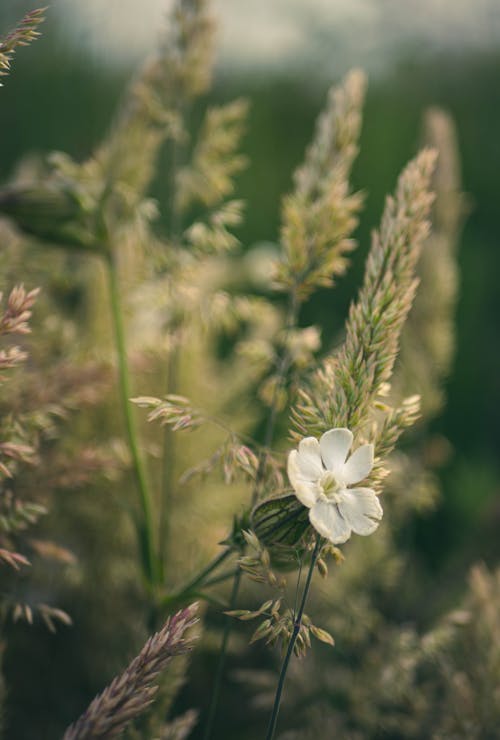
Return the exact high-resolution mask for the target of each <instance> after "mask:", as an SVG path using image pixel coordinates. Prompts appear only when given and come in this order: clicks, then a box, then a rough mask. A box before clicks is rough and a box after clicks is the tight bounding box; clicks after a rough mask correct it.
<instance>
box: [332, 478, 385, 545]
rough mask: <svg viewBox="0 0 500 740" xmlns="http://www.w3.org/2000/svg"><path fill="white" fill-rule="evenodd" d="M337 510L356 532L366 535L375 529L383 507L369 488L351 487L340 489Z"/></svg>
mask: <svg viewBox="0 0 500 740" xmlns="http://www.w3.org/2000/svg"><path fill="white" fill-rule="evenodd" d="M341 497H342V500H341V502H340V503H339V505H338V507H339V510H340V512H341V514H342V516H343V517H344V519H345V520H346V522H347V524H348V525H349V527H350V528H351V529H352V531H353V532H356V534H360V535H363V536H367V535H369V534H372V533H373V532H375V530H376V529H377V527H378V525H379V524H380V520H381V519H382V515H383V513H384V512H383V509H382V506H381V504H380V501H379V499H378V496H376V495H375V493H374V491H372V489H371V488H351V489H349V490H346V491H342V494H341Z"/></svg>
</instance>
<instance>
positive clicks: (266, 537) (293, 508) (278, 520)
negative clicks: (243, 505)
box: [251, 494, 309, 547]
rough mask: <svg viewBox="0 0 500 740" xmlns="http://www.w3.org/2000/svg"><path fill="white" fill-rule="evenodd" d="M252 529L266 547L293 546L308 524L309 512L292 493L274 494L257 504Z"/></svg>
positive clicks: (253, 512)
mask: <svg viewBox="0 0 500 740" xmlns="http://www.w3.org/2000/svg"><path fill="white" fill-rule="evenodd" d="M251 522H252V529H253V531H254V532H255V534H256V535H257V537H258V538H259V540H260V542H262V543H263V544H264V545H265V546H266V547H273V546H276V545H282V546H283V545H284V546H289V547H293V546H294V545H296V544H297V542H298V541H299V540H300V538H301V537H302V535H303V534H304V532H305V531H306V530H307V528H308V526H309V512H308V509H306V507H305V506H303V505H302V504H301V503H300V501H299V500H298V499H297V497H296V496H295V495H294V494H286V495H284V496H275V497H274V498H269V499H266V501H262V503H260V504H257V506H256V507H255V509H254V510H253V511H252V515H251Z"/></svg>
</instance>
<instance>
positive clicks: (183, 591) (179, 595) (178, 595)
mask: <svg viewBox="0 0 500 740" xmlns="http://www.w3.org/2000/svg"><path fill="white" fill-rule="evenodd" d="M231 553H232V549H231V548H228V549H227V550H224V551H223V552H221V553H220V554H219V555H217V557H215V558H214V559H213V560H212V561H211V562H210V563H209V564H208V565H207V566H206V567H205V568H203V570H201V571H200V572H199V573H197V574H196V575H195V576H193V578H191V580H190V581H188V582H187V583H186V584H185V585H184V586H182V587H181V588H180V589H179V590H178V591H175V592H174V593H172V594H168V596H166V597H165V598H164V599H163V600H162V601H161V602H160V605H161V606H168V605H169V604H171V603H172V602H174V601H175V602H177V601H183V600H184V599H185V597H186V596H188V595H189V594H191V593H192V591H193V590H194V589H196V588H197V587H198V586H200V585H204V581H205V578H206V577H207V576H209V575H210V573H212V572H213V571H214V570H215V569H216V568H218V567H219V565H221V563H223V562H224V561H225V560H226V559H227V558H228V557H229V556H230V555H231Z"/></svg>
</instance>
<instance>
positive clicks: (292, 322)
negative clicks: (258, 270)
mask: <svg viewBox="0 0 500 740" xmlns="http://www.w3.org/2000/svg"><path fill="white" fill-rule="evenodd" d="M299 306H300V304H299V301H298V296H297V290H296V288H295V287H293V288H292V290H291V291H290V295H289V302H288V311H287V316H286V321H285V336H284V351H283V354H282V355H281V357H280V360H279V362H278V365H277V376H276V384H275V387H274V393H273V397H272V400H271V408H270V411H269V416H268V419H267V424H266V430H265V433H264V444H263V446H262V449H261V452H260V456H259V465H258V468H257V474H256V476H255V485H254V489H253V493H252V507H253V506H255V504H256V502H257V499H258V497H259V493H260V486H261V484H262V481H263V479H264V472H265V466H266V460H267V450H268V449H269V447H270V446H271V444H272V441H273V436H274V430H275V426H276V420H277V417H278V398H279V392H280V390H281V388H282V386H283V383H284V381H285V377H286V374H287V372H288V370H289V368H290V363H291V358H290V353H289V352H288V350H287V343H286V340H287V338H288V335H289V334H290V332H291V331H292V330H293V328H294V327H295V326H296V324H297V319H298V312H299ZM240 581H241V570H240V568H238V569H237V570H236V573H235V576H234V581H233V589H232V593H231V605H230V607H229V608H230V609H231V610H233V609H235V608H236V601H237V598H238V592H239V588H240ZM232 627H233V621H232V619H231V618H229V617H228V618H227V621H226V624H225V626H224V633H223V636H222V642H221V647H220V652H219V659H218V662H217V670H216V678H215V682H214V688H213V691H212V699H211V702H210V708H209V715H208V719H207V724H206V726H205V734H204V740H209V738H210V737H211V734H212V729H213V724H214V720H215V714H216V711H217V704H218V701H219V695H220V687H221V682H222V675H223V673H224V665H225V662H226V652H227V647H228V645H229V637H230V635H231V630H232Z"/></svg>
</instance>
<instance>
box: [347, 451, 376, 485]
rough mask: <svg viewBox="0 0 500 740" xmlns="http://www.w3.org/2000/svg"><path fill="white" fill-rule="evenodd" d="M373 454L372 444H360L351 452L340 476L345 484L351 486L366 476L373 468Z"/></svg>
mask: <svg viewBox="0 0 500 740" xmlns="http://www.w3.org/2000/svg"><path fill="white" fill-rule="evenodd" d="M373 454H374V449H373V445H361V447H358V449H357V450H355V451H354V452H353V453H352V455H351V457H350V458H349V460H348V461H347V462H346V464H345V465H344V467H343V469H342V473H341V476H340V477H341V479H342V482H343V483H344V484H345V485H346V486H352V485H354V484H355V483H359V482H360V481H362V480H363V479H364V478H366V476H367V475H368V474H369V472H370V471H371V469H372V468H373Z"/></svg>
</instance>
